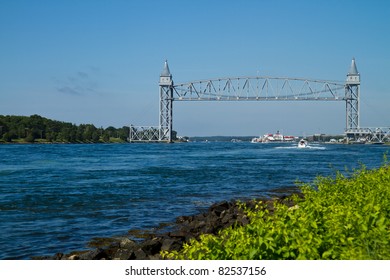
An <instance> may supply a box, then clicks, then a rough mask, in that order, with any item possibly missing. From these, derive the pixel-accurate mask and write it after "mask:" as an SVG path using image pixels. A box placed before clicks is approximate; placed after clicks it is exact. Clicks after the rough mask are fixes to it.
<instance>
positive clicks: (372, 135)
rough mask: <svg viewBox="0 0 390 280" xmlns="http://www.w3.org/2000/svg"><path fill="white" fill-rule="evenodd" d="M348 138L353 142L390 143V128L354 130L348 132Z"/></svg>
mask: <svg viewBox="0 0 390 280" xmlns="http://www.w3.org/2000/svg"><path fill="white" fill-rule="evenodd" d="M346 134H347V137H350V138H351V139H353V140H359V141H362V142H371V143H384V142H390V127H365V128H354V129H349V130H347V131H346Z"/></svg>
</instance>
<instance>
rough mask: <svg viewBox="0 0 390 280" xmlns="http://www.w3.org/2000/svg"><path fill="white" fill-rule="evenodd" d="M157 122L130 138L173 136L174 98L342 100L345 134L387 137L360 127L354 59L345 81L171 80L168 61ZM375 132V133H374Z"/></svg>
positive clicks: (162, 77) (370, 138)
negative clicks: (176, 81)
mask: <svg viewBox="0 0 390 280" xmlns="http://www.w3.org/2000/svg"><path fill="white" fill-rule="evenodd" d="M159 88H160V115H159V126H155V127H136V126H131V128H130V137H129V140H130V142H136V141H156V142H172V140H173V126H172V125H173V102H174V101H343V102H345V104H346V121H345V122H346V126H345V127H346V129H345V133H346V135H347V136H348V137H349V138H350V139H351V140H353V141H355V140H356V139H358V138H361V137H365V139H367V140H368V141H376V142H384V141H390V129H389V128H361V127H360V115H359V114H360V113H359V111H360V74H359V72H358V71H357V67H356V63H355V59H352V63H351V67H350V71H349V72H348V74H347V79H346V81H345V82H337V81H328V80H315V79H302V78H287V77H266V76H254V77H229V78H217V79H208V80H198V81H191V82H187V83H180V84H174V83H173V79H172V74H171V72H170V70H169V66H168V62H167V61H165V65H164V69H163V71H162V73H161V75H160V83H159ZM374 132H375V133H374Z"/></svg>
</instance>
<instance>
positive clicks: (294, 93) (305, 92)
mask: <svg viewBox="0 0 390 280" xmlns="http://www.w3.org/2000/svg"><path fill="white" fill-rule="evenodd" d="M173 100H174V101H240V100H241V101H276V100H280V101H282V100H286V101H304V100H307V101H316V100H318V101H345V100H346V97H345V83H344V82H335V81H325V80H310V79H300V78H277V77H260V76H259V77H235V78H217V79H210V80H199V81H193V82H188V83H182V84H176V85H174V86H173Z"/></svg>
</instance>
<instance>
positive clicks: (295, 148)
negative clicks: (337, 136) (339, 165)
mask: <svg viewBox="0 0 390 280" xmlns="http://www.w3.org/2000/svg"><path fill="white" fill-rule="evenodd" d="M275 149H281V150H326V147H322V146H318V145H307V146H306V147H304V148H302V147H298V146H288V147H281V146H279V147H275Z"/></svg>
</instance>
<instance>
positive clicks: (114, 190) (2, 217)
mask: <svg viewBox="0 0 390 280" xmlns="http://www.w3.org/2000/svg"><path fill="white" fill-rule="evenodd" d="M312 147H313V148H312V149H298V148H296V147H295V146H293V145H292V144H251V143H223V142H219V143H183V144H172V145H168V144H114V145H109V144H107V145H106V144H96V145H94V144H89V145H0V259H28V258H30V257H31V256H36V255H52V254H55V253H57V252H70V251H72V250H79V249H83V248H85V245H86V243H87V242H88V241H89V240H90V239H91V238H93V237H108V236H115V235H125V234H126V233H127V231H128V230H129V229H147V228H152V227H156V226H158V225H159V224H160V223H163V222H171V221H173V220H174V219H175V217H176V216H179V215H186V214H192V213H195V212H196V211H198V210H199V209H202V208H205V207H207V206H209V205H210V204H212V203H214V202H216V201H221V200H226V199H227V200H230V199H233V198H249V197H252V196H264V195H266V194H267V192H269V191H270V190H271V189H275V188H276V189H277V188H284V187H290V186H294V183H295V181H296V180H300V181H311V180H313V179H314V178H315V177H316V176H317V175H330V174H334V170H345V168H346V167H347V168H349V169H351V168H357V167H359V163H363V164H365V165H367V166H368V167H370V168H372V167H378V166H380V165H381V163H382V161H383V155H384V153H385V152H386V151H388V150H389V147H388V146H376V145H356V146H352V145H349V146H348V145H313V146H312Z"/></svg>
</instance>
